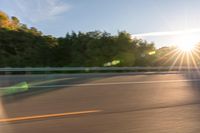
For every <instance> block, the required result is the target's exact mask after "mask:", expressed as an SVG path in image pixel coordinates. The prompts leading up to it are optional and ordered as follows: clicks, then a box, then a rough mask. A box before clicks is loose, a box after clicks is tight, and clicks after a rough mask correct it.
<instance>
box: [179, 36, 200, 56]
mask: <svg viewBox="0 0 200 133" xmlns="http://www.w3.org/2000/svg"><path fill="white" fill-rule="evenodd" d="M198 39H199V38H198V37H197V36H196V35H193V34H186V35H181V36H179V37H177V42H176V44H177V48H178V49H179V50H180V51H182V52H192V51H193V50H194V49H195V47H196V44H197V43H198V41H199V40H198Z"/></svg>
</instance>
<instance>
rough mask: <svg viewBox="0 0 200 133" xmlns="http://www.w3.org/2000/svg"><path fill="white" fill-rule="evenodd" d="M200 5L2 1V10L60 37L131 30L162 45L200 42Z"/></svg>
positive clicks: (146, 0)
mask: <svg viewBox="0 0 200 133" xmlns="http://www.w3.org/2000/svg"><path fill="white" fill-rule="evenodd" d="M199 5H200V0H1V1H0V10H2V11H4V12H6V13H7V14H8V15H9V16H16V17H18V18H19V19H20V20H21V22H22V23H25V24H27V25H28V26H29V27H36V28H38V29H39V30H41V31H42V32H43V33H44V34H51V35H53V36H56V37H60V36H65V34H66V33H67V32H71V31H76V32H77V31H82V32H88V31H93V30H100V31H107V32H109V33H112V34H114V35H115V34H117V33H118V31H127V32H129V33H130V34H132V36H133V37H137V38H142V39H145V40H147V41H149V42H154V43H155V44H156V46H157V47H161V46H165V45H168V46H169V45H174V44H176V43H181V42H183V40H186V39H190V40H191V42H192V43H198V42H199V41H200V8H199ZM181 40H182V41H181Z"/></svg>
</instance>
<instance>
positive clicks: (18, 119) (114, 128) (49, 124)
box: [0, 72, 200, 133]
mask: <svg viewBox="0 0 200 133" xmlns="http://www.w3.org/2000/svg"><path fill="white" fill-rule="evenodd" d="M24 81H26V82H27V83H29V84H31V85H32V86H31V88H30V91H29V92H25V93H22V94H18V95H12V96H7V97H2V98H1V104H0V106H1V107H0V132H2V133H44V132H48V133H56V132H58V133H197V132H200V126H199V125H200V75H199V74H198V73H197V72H187V73H150V74H148V73H147V74H146V73H141V74H134V73H119V74H77V75H62V74H60V75H13V76H0V84H1V86H11V85H14V84H16V83H20V82H24Z"/></svg>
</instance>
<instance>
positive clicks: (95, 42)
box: [0, 12, 198, 67]
mask: <svg viewBox="0 0 200 133" xmlns="http://www.w3.org/2000/svg"><path fill="white" fill-rule="evenodd" d="M175 50H176V48H175V47H163V48H160V49H156V47H155V44H154V43H149V42H147V41H145V40H142V39H137V38H132V36H131V34H129V33H127V32H125V31H122V32H119V33H118V34H117V35H111V34H110V33H107V32H101V31H92V32H86V33H83V32H78V33H76V32H73V31H72V32H70V33H66V36H65V37H59V38H56V37H53V36H51V35H43V33H42V32H41V31H39V30H38V29H36V28H34V27H28V26H27V25H25V24H22V23H21V22H20V20H19V19H18V18H17V17H9V16H8V15H7V14H6V13H4V12H0V67H79V66H86V67H93V66H106V67H109V66H170V65H172V64H173V62H174V61H175V60H176V54H174V51H175ZM172 55H173V56H172ZM183 58H186V57H183ZM196 59H198V58H195V59H194V60H196ZM180 63H182V65H186V64H187V63H186V62H185V61H181V60H180V59H177V60H176V62H175V64H173V65H176V64H180Z"/></svg>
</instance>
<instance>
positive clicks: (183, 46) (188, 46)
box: [178, 44, 195, 52]
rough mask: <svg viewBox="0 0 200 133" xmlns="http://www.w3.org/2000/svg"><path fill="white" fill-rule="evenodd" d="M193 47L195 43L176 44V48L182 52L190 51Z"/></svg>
mask: <svg viewBox="0 0 200 133" xmlns="http://www.w3.org/2000/svg"><path fill="white" fill-rule="evenodd" d="M194 48H195V44H180V45H178V49H179V50H181V51H182V52H191V51H193V50H194Z"/></svg>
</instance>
